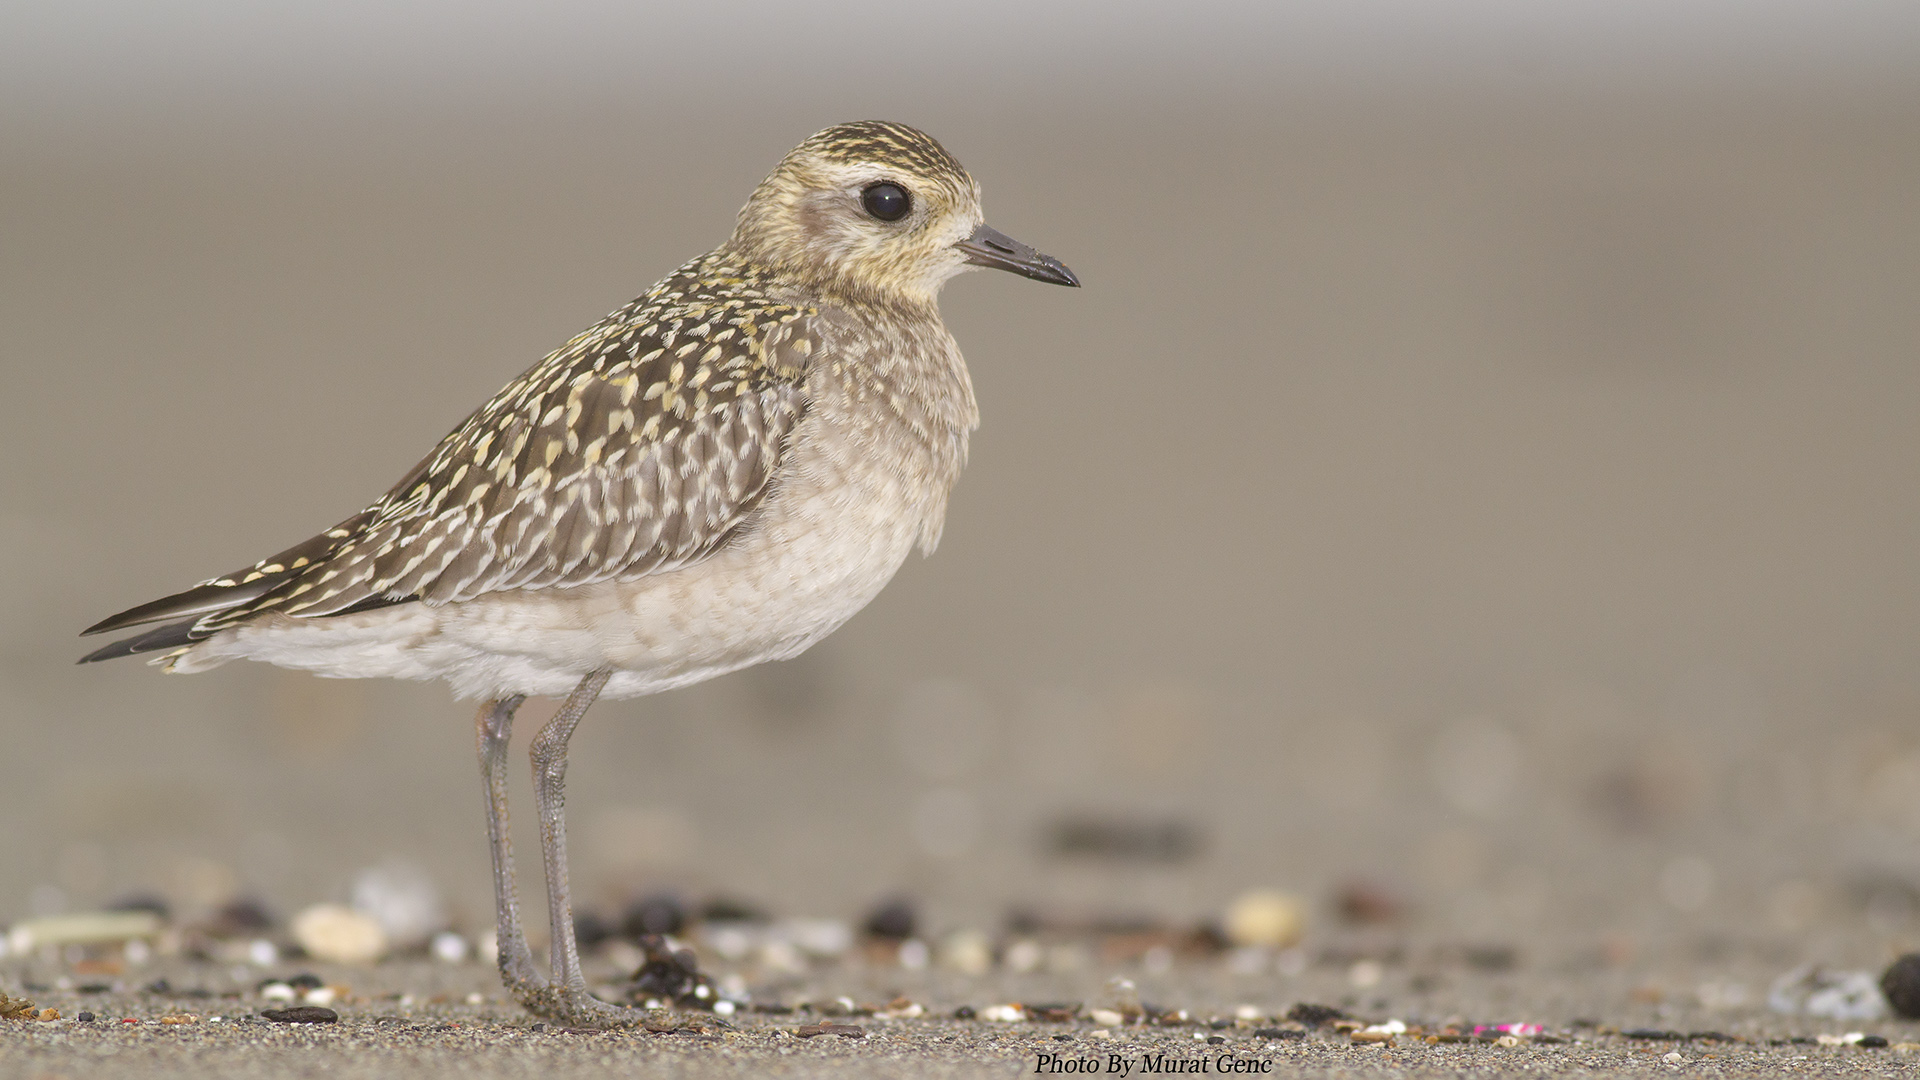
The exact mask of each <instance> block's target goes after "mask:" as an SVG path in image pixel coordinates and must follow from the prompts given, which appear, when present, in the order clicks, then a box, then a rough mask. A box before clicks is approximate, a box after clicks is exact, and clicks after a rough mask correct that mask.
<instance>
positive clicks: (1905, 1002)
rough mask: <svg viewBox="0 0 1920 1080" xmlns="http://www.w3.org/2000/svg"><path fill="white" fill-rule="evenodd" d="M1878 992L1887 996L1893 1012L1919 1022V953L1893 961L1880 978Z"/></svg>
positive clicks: (1909, 954)
mask: <svg viewBox="0 0 1920 1080" xmlns="http://www.w3.org/2000/svg"><path fill="white" fill-rule="evenodd" d="M1880 992H1881V993H1883V994H1885V995H1887V1003H1888V1004H1890V1005H1892V1006H1893V1011H1894V1012H1897V1013H1899V1014H1900V1015H1901V1016H1904V1017H1906V1018H1907V1019H1909V1020H1920V953H1908V954H1906V955H1905V956H1902V957H1901V958H1900V959H1898V960H1895V961H1894V962H1893V963H1892V964H1891V965H1890V966H1889V967H1888V968H1887V970H1886V972H1885V973H1884V974H1882V975H1881V976H1880Z"/></svg>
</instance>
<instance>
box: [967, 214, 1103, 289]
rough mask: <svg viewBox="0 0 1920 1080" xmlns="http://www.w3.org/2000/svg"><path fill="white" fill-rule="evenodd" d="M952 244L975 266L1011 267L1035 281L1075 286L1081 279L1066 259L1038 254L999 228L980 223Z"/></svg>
mask: <svg viewBox="0 0 1920 1080" xmlns="http://www.w3.org/2000/svg"><path fill="white" fill-rule="evenodd" d="M953 246H954V247H956V248H959V249H960V250H961V251H964V252H966V253H967V261H968V262H970V263H972V264H973V265H975V266H991V267H993V268H994V269H995V270H1011V271H1013V272H1014V273H1016V274H1019V275H1020V276H1022V277H1030V278H1032V279H1033V280H1035V281H1045V282H1050V283H1052V284H1054V285H1071V286H1073V287H1074V288H1076V289H1077V288H1079V287H1080V279H1079V278H1077V277H1074V276H1073V271H1071V270H1069V269H1067V265H1066V264H1065V263H1063V262H1061V261H1060V260H1059V259H1056V258H1054V257H1053V256H1051V255H1042V254H1040V253H1039V252H1037V251H1035V250H1033V249H1032V248H1030V247H1028V246H1027V245H1025V244H1023V243H1021V242H1020V241H1018V240H1015V239H1014V238H1013V237H1011V236H1008V235H1007V234H1006V233H1003V232H1001V231H999V230H998V229H990V228H988V227H986V226H985V225H982V226H980V227H979V228H977V229H975V230H973V235H972V236H969V237H967V238H966V239H965V240H962V241H960V242H959V243H958V244H955V245H953Z"/></svg>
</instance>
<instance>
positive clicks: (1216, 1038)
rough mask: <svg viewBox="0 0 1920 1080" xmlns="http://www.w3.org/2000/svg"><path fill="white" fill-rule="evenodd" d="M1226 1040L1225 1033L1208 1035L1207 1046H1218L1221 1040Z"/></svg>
mask: <svg viewBox="0 0 1920 1080" xmlns="http://www.w3.org/2000/svg"><path fill="white" fill-rule="evenodd" d="M1226 1041H1227V1037H1226V1036H1225V1035H1209V1036H1207V1045H1209V1046H1219V1045H1220V1044H1221V1043H1223V1042H1226Z"/></svg>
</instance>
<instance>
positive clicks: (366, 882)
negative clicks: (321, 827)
mask: <svg viewBox="0 0 1920 1080" xmlns="http://www.w3.org/2000/svg"><path fill="white" fill-rule="evenodd" d="M353 907H354V910H356V911H359V912H360V913H362V914H365V915H370V916H372V917H373V919H374V921H375V922H377V923H379V924H380V929H381V930H382V931H384V932H385V933H386V939H387V940H388V941H390V942H392V943H393V944H394V945H395V946H397V947H399V948H402V949H411V948H415V947H418V946H420V945H424V944H426V943H427V939H428V938H431V937H432V936H433V935H434V934H435V933H436V932H438V931H440V930H444V929H446V925H447V909H446V904H445V902H444V901H442V900H441V899H440V890H439V889H438V888H436V887H435V886H434V884H433V879H432V878H431V877H428V876H427V872H426V871H425V870H422V869H421V868H420V867H418V866H416V865H414V864H413V863H410V862H404V861H399V860H395V861H392V862H387V863H383V864H381V865H379V866H371V867H368V868H367V869H365V870H362V871H360V873H359V874H358V875H356V876H355V877H354V879H353ZM382 951H383V952H384V951H385V950H384V949H383V950H382Z"/></svg>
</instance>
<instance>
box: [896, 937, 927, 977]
mask: <svg viewBox="0 0 1920 1080" xmlns="http://www.w3.org/2000/svg"><path fill="white" fill-rule="evenodd" d="M932 958H933V956H932V951H931V950H930V949H928V948H927V943H926V942H924V941H921V940H920V939H919V938H908V939H907V940H906V941H903V942H901V943H900V966H901V967H903V968H906V969H907V970H908V971H925V970H926V969H927V962H928V961H930V960H931V959H932Z"/></svg>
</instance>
